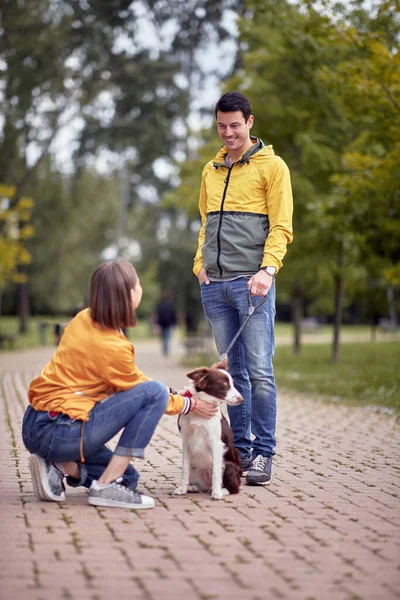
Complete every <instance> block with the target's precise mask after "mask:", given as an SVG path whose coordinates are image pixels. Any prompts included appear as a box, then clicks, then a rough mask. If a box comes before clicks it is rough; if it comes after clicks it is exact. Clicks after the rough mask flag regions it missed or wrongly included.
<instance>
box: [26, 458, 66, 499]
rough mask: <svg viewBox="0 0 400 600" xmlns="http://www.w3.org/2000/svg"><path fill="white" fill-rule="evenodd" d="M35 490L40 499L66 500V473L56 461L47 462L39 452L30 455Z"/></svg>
mask: <svg viewBox="0 0 400 600" xmlns="http://www.w3.org/2000/svg"><path fill="white" fill-rule="evenodd" d="M29 468H30V470H31V477H32V484H33V492H34V494H35V496H36V498H38V499H39V500H47V501H48V502H64V501H65V486H64V473H63V472H62V471H61V470H60V469H59V468H58V467H57V465H55V464H54V463H51V462H47V461H45V460H44V458H42V457H41V456H38V455H37V454H31V455H30V457H29Z"/></svg>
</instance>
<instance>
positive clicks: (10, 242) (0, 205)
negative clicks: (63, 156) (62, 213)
mask: <svg viewBox="0 0 400 600" xmlns="http://www.w3.org/2000/svg"><path fill="white" fill-rule="evenodd" d="M15 193H16V188H15V187H14V186H11V185H3V184H0V289H1V288H3V287H4V286H5V285H6V283H8V282H9V281H12V282H15V283H24V282H25V281H26V275H24V274H22V273H19V272H18V267H19V266H20V265H27V264H30V262H31V255H30V253H29V252H28V250H27V248H26V246H25V243H26V240H28V239H30V238H31V237H33V235H34V229H33V227H32V224H31V223H30V221H31V213H32V207H33V200H32V198H28V197H26V196H23V197H22V198H20V200H19V201H18V202H17V203H16V204H15V205H14V204H13V203H12V202H11V201H12V199H13V198H14V197H15Z"/></svg>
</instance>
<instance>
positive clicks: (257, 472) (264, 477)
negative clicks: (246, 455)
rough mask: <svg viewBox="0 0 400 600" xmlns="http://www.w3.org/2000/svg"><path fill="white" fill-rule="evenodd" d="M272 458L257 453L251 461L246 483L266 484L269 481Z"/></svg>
mask: <svg viewBox="0 0 400 600" xmlns="http://www.w3.org/2000/svg"><path fill="white" fill-rule="evenodd" d="M271 468H272V458H269V457H268V456H261V454H259V455H258V456H256V457H255V458H253V462H252V464H251V467H250V469H249V472H248V473H247V476H246V484H247V485H268V484H269V483H271Z"/></svg>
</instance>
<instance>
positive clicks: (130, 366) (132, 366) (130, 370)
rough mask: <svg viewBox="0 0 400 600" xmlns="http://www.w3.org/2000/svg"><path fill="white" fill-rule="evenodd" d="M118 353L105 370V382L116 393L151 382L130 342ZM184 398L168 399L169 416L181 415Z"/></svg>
mask: <svg viewBox="0 0 400 600" xmlns="http://www.w3.org/2000/svg"><path fill="white" fill-rule="evenodd" d="M117 348H118V353H113V359H114V360H108V361H107V364H106V365H105V368H104V375H103V380H104V381H106V382H107V383H108V384H109V385H110V386H111V387H112V388H113V389H114V390H115V391H116V392H122V391H125V390H129V389H130V388H132V387H134V386H136V385H138V384H140V383H143V382H145V381H151V379H150V378H149V377H146V375H144V374H143V373H142V372H141V371H140V370H139V369H138V368H137V366H136V363H135V358H134V357H135V349H134V347H133V345H132V344H131V343H130V342H129V343H128V342H127V343H124V344H123V345H122V346H121V345H119V346H118V347H117ZM185 406H186V403H185V400H184V398H182V396H180V395H179V394H170V395H169V398H168V404H167V408H166V410H165V413H166V414H167V415H179V414H180V413H181V412H182V411H183V409H184V408H185Z"/></svg>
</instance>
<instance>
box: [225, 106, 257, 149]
mask: <svg viewBox="0 0 400 600" xmlns="http://www.w3.org/2000/svg"><path fill="white" fill-rule="evenodd" d="M253 122H254V117H253V115H250V117H249V118H248V120H247V123H246V121H245V118H244V116H243V113H242V111H241V110H237V111H235V112H221V111H218V113H217V127H218V134H219V136H220V138H221V140H222V141H223V142H224V144H225V146H226V147H227V149H228V152H229V154H230V156H231V157H232V155H233V157H234V159H237V158H239V156H240V155H241V154H242V153H243V152H244V151H245V150H247V148H248V147H249V146H250V145H251V140H250V129H251V128H252V125H253Z"/></svg>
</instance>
